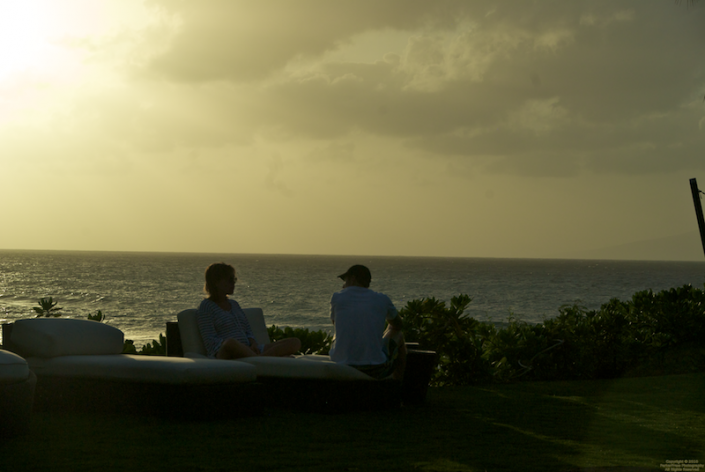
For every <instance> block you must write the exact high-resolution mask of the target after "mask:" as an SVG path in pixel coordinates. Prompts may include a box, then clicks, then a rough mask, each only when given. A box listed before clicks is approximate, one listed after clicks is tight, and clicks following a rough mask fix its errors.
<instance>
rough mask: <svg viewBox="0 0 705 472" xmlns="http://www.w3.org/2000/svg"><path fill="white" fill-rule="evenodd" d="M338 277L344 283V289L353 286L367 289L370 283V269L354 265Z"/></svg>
mask: <svg viewBox="0 0 705 472" xmlns="http://www.w3.org/2000/svg"><path fill="white" fill-rule="evenodd" d="M338 277H339V278H341V279H343V280H344V281H345V286H346V287H350V286H353V285H354V286H357V287H364V288H368V287H369V286H370V282H371V281H372V274H370V269H368V268H367V267H365V266H364V265H360V264H355V265H354V266H352V267H351V268H349V269H348V271H347V272H345V273H344V274H340V275H339V276H338Z"/></svg>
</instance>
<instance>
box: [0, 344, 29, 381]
mask: <svg viewBox="0 0 705 472" xmlns="http://www.w3.org/2000/svg"><path fill="white" fill-rule="evenodd" d="M28 378H29V366H28V365H27V361H26V360H24V359H23V358H22V357H20V356H18V355H17V354H15V353H14V352H10V351H4V350H0V383H15V382H22V381H25V380H27V379H28Z"/></svg>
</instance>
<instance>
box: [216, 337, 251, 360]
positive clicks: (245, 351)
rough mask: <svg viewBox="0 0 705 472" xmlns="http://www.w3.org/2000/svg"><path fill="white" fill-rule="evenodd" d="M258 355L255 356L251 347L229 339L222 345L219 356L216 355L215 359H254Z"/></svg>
mask: <svg viewBox="0 0 705 472" xmlns="http://www.w3.org/2000/svg"><path fill="white" fill-rule="evenodd" d="M256 355H257V354H255V352H254V351H253V350H252V349H250V347H249V346H245V345H244V344H242V343H241V342H239V341H236V340H235V339H232V338H228V339H226V340H225V341H223V344H221V345H220V349H218V354H216V355H215V357H216V359H241V358H243V357H253V356H256Z"/></svg>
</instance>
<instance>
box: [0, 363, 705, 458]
mask: <svg viewBox="0 0 705 472" xmlns="http://www.w3.org/2000/svg"><path fill="white" fill-rule="evenodd" d="M224 403H227V400H226V399H224ZM0 454H1V456H0V471H2V472H10V471H20V470H21V471H25V470H52V471H94V470H96V471H97V470H101V471H102V470H105V471H113V470H115V471H117V470H120V471H123V470H124V471H135V472H138V471H169V472H175V471H206V470H208V471H210V470H223V471H225V470H227V471H253V472H261V471H269V470H287V471H289V470H290V471H366V470H380V471H397V470H398V471H414V470H418V471H477V472H482V471H485V470H486V471H534V470H536V471H539V470H549V471H569V470H578V469H580V468H589V467H593V468H594V467H607V469H606V470H637V469H624V468H623V467H625V466H630V467H642V468H644V470H649V469H653V470H665V468H662V467H661V464H665V463H666V461H675V460H697V461H699V463H700V464H703V465H705V374H686V375H672V376H662V377H642V378H628V379H619V380H609V381H576V382H534V383H529V382H526V383H516V384H509V385H492V386H480V387H458V388H438V389H431V390H430V391H429V394H428V403H427V404H426V405H424V406H422V407H407V408H402V409H400V410H398V411H392V412H372V413H357V414H340V415H323V414H313V413H302V412H292V411H284V410H277V409H267V410H266V411H265V414H264V416H262V417H255V418H242V419H239V420H234V421H222V422H185V421H168V420H163V419H156V418H138V417H132V416H121V417H114V416H100V417H98V416H85V415H77V414H65V413H61V414H36V415H35V416H34V418H33V421H32V425H31V431H30V434H28V435H26V436H22V437H19V438H15V439H12V440H9V441H6V442H5V443H4V444H2V445H1V446H0ZM617 466H621V467H617ZM609 467H612V469H609ZM685 470H688V469H685ZM689 470H697V471H701V472H705V467H700V466H696V467H692V468H690V469H689Z"/></svg>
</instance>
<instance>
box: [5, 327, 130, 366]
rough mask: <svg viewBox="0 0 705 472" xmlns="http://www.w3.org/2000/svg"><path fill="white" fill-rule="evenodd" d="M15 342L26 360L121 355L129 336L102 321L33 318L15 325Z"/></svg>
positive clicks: (13, 336)
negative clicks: (30, 358)
mask: <svg viewBox="0 0 705 472" xmlns="http://www.w3.org/2000/svg"><path fill="white" fill-rule="evenodd" d="M12 342H13V343H14V344H15V345H16V346H17V348H18V351H19V352H21V353H22V354H23V355H24V356H25V357H57V356H74V355H103V354H120V353H121V352H122V349H123V345H124V343H125V335H124V334H123V332H122V331H120V330H119V329H117V328H115V327H113V326H110V325H107V324H105V323H100V322H98V321H91V320H76V319H70V318H31V319H26V320H18V321H15V323H14V326H13V328H12Z"/></svg>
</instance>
